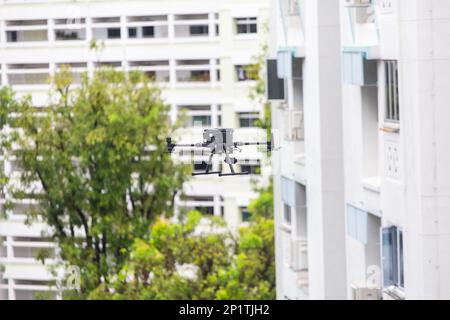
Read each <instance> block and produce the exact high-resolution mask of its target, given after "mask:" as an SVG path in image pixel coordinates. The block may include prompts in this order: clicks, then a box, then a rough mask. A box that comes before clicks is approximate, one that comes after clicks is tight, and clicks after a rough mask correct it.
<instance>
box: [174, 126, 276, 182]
mask: <svg viewBox="0 0 450 320" xmlns="http://www.w3.org/2000/svg"><path fill="white" fill-rule="evenodd" d="M166 140H167V151H168V152H169V153H172V152H173V150H174V149H175V148H177V147H179V148H198V149H203V150H207V151H209V159H208V162H204V161H203V163H202V164H203V165H205V166H206V170H205V172H197V173H195V172H194V173H192V175H193V176H204V175H214V174H217V175H219V177H226V176H242V175H248V174H250V173H249V172H236V171H235V170H234V167H233V165H235V164H236V163H237V162H238V160H237V159H236V158H233V157H231V155H232V154H233V152H234V151H235V150H240V148H239V147H242V146H266V147H267V152H271V151H272V150H273V148H274V146H273V137H271V139H270V141H267V142H234V141H233V129H205V130H204V131H203V142H202V143H193V144H175V143H172V138H170V137H168V138H167V139H166ZM215 155H225V159H224V162H225V163H226V164H228V165H229V166H230V170H231V173H222V172H221V171H209V169H210V166H212V159H213V157H214V156H215Z"/></svg>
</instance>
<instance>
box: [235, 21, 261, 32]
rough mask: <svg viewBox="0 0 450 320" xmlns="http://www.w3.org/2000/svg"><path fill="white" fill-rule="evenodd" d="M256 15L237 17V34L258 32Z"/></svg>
mask: <svg viewBox="0 0 450 320" xmlns="http://www.w3.org/2000/svg"><path fill="white" fill-rule="evenodd" d="M256 21H257V20H256V17H251V18H236V19H235V23H236V33H237V34H250V33H257V32H258V27H257V25H256Z"/></svg>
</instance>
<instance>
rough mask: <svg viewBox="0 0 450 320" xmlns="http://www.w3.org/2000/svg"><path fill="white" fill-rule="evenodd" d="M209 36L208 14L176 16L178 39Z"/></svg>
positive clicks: (176, 35)
mask: <svg viewBox="0 0 450 320" xmlns="http://www.w3.org/2000/svg"><path fill="white" fill-rule="evenodd" d="M216 23H217V22H216ZM208 35H209V16H208V14H182V15H175V37H176V38H183V37H201V36H208Z"/></svg>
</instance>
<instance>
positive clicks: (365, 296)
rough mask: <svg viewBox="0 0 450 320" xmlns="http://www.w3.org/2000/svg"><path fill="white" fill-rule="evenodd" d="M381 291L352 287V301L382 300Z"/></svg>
mask: <svg viewBox="0 0 450 320" xmlns="http://www.w3.org/2000/svg"><path fill="white" fill-rule="evenodd" d="M381 297H382V294H381V290H380V289H376V288H367V287H359V286H357V285H352V300H381Z"/></svg>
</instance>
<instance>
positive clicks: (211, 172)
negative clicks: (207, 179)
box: [192, 150, 250, 177]
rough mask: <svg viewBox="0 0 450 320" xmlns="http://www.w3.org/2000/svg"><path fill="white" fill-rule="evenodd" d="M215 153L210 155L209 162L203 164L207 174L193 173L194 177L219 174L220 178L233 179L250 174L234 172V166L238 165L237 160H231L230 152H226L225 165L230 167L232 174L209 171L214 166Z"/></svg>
mask: <svg viewBox="0 0 450 320" xmlns="http://www.w3.org/2000/svg"><path fill="white" fill-rule="evenodd" d="M214 151H215V150H212V152H211V154H210V155H209V159H208V161H207V162H203V163H202V164H203V165H204V166H205V167H206V169H205V172H193V173H192V176H193V177H196V176H207V175H214V174H217V175H219V177H232V176H247V175H249V174H250V173H249V172H236V171H235V170H234V167H233V165H234V164H236V163H237V159H236V158H230V156H229V154H228V152H226V151H225V163H226V164H228V165H229V166H230V171H231V173H222V172H221V171H209V169H210V167H211V166H212V158H213V156H214Z"/></svg>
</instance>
